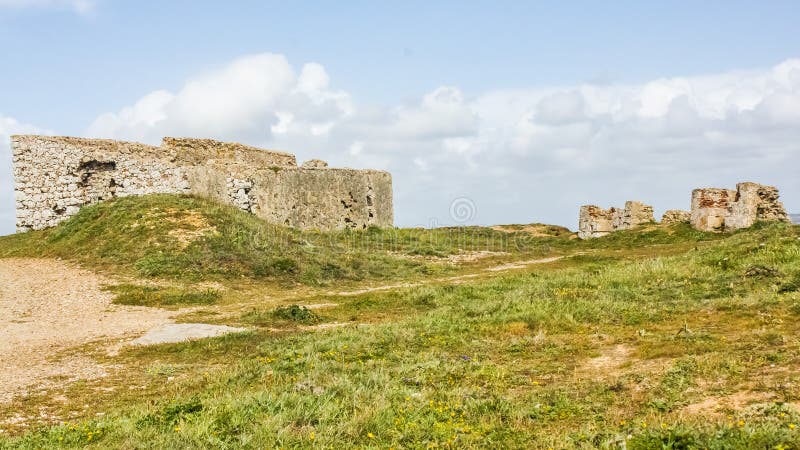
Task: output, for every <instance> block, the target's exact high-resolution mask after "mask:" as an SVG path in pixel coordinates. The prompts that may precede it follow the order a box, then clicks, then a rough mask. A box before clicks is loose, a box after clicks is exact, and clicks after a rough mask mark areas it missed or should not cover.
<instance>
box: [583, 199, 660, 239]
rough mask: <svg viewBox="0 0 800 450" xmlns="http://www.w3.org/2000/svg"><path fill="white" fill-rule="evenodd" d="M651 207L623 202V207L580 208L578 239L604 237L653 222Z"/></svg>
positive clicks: (639, 203) (634, 202) (592, 206)
mask: <svg viewBox="0 0 800 450" xmlns="http://www.w3.org/2000/svg"><path fill="white" fill-rule="evenodd" d="M654 221H655V219H653V207H652V206H649V205H645V204H644V203H641V202H637V201H627V202H625V207H624V208H622V209H620V208H611V209H602V208H600V207H599V206H595V205H584V206H581V213H580V219H579V222H578V237H579V238H581V239H588V238H596V237H601V236H605V235H607V234H608V233H611V232H613V231H618V230H629V229H631V228H633V227H635V226H637V225H641V224H644V223H650V222H654Z"/></svg>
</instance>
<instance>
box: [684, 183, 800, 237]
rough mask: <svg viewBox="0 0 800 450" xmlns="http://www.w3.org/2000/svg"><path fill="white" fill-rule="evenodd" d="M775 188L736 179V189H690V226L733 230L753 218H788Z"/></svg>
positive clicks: (745, 225)
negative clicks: (740, 181)
mask: <svg viewBox="0 0 800 450" xmlns="http://www.w3.org/2000/svg"><path fill="white" fill-rule="evenodd" d="M778 198H779V194H778V189H777V188H775V187H774V186H766V185H763V184H758V183H751V182H745V183H739V184H737V185H736V190H730V189H718V188H703V189H695V190H694V191H692V212H691V223H692V226H693V227H694V228H696V229H698V230H701V231H724V230H737V229H740V228H747V227H750V226H752V225H753V224H754V223H756V222H757V221H761V220H763V221H781V222H788V221H789V216H788V215H787V214H786V210H784V208H783V204H782V203H781V202H780V201H779V200H778Z"/></svg>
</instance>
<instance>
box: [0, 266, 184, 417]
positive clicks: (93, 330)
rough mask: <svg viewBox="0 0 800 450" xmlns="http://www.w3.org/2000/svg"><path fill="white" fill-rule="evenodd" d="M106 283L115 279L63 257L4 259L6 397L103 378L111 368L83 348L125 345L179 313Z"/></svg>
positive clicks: (0, 329) (0, 362)
mask: <svg viewBox="0 0 800 450" xmlns="http://www.w3.org/2000/svg"><path fill="white" fill-rule="evenodd" d="M106 284H113V281H112V280H109V279H106V278H103V277H101V276H98V275H97V274H95V273H92V272H90V271H87V270H83V269H81V268H79V267H77V266H75V265H72V264H68V263H66V262H63V261H56V260H50V259H0V403H4V402H9V401H11V400H12V399H13V397H14V396H16V395H20V394H25V393H28V392H35V391H40V390H46V389H47V388H49V387H50V386H53V384H54V383H56V382H57V383H59V384H63V383H64V382H65V381H66V382H69V381H74V380H78V379H95V378H99V377H103V376H105V374H106V371H107V370H108V369H109V368H107V367H103V366H102V365H99V364H97V363H96V362H95V361H93V360H92V359H91V358H89V357H88V356H82V355H80V354H79V352H76V351H74V349H75V348H76V347H79V346H83V345H85V344H87V343H98V344H99V345H101V346H105V347H106V348H108V349H112V348H114V347H119V345H120V343H121V342H123V341H127V340H130V339H132V338H135V337H138V336H141V335H142V334H143V333H144V332H146V331H147V330H150V329H152V328H154V327H159V326H163V325H167V324H171V323H173V320H172V317H174V316H175V315H176V314H178V312H176V311H165V310H161V309H157V308H145V307H134V306H120V305H113V304H111V300H112V298H113V295H112V294H110V293H108V292H104V291H103V290H102V287H103V285H106ZM53 377H58V380H54V379H53Z"/></svg>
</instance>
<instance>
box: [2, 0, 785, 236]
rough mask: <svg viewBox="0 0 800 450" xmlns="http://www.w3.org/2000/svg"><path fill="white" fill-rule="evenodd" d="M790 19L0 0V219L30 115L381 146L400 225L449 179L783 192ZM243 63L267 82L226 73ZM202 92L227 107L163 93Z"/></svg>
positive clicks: (373, 158) (715, 9) (496, 198)
mask: <svg viewBox="0 0 800 450" xmlns="http://www.w3.org/2000/svg"><path fill="white" fill-rule="evenodd" d="M798 25H800V2H788V1H787V2H779V1H773V2H736V1H710V2H678V1H670V2H638V1H637V2H633V1H628V2H624V1H620V2H446V1H441V2H430V1H427V2H395V3H392V4H390V3H389V2H341V1H339V2H334V1H329V2H306V3H300V2H265V1H252V2H248V1H241V2H235V4H234V6H230V4H229V3H223V2H202V1H165V2H130V1H128V2H123V1H114V0H96V1H95V0H74V1H73V0H0V42H3V43H5V45H3V51H2V54H0V67H2V69H3V70H0V138H2V140H3V141H4V142H2V143H0V177H3V178H4V179H0V234H2V233H4V232H10V231H13V213H12V212H11V209H12V207H13V205H12V202H11V198H12V197H11V194H10V190H11V184H10V172H9V170H8V166H9V163H8V160H9V158H10V157H9V155H8V149H7V140H8V138H7V136H8V134H11V133H17V132H32V131H36V132H39V131H41V132H52V133H57V134H69V135H88V136H95V135H98V136H100V135H102V136H103V137H115V138H124V139H135V140H143V141H151V142H152V141H155V142H157V140H158V139H159V138H160V135H161V134H180V133H184V134H185V133H189V132H192V133H194V134H206V135H207V136H205V137H216V138H220V139H229V140H240V141H244V142H248V143H252V144H256V145H264V146H269V147H278V148H282V149H285V150H289V151H292V152H295V153H297V154H298V156H300V157H301V159H303V158H312V157H319V158H323V159H328V160H330V161H331V162H332V163H335V164H337V165H347V166H353V167H371V166H376V167H379V168H384V169H387V170H390V171H391V172H392V173H393V174H394V179H395V195H396V200H397V201H396V217H397V222H398V224H399V225H420V224H421V225H428V224H444V223H449V222H452V220H451V218H450V217H449V205H450V203H452V201H453V199H455V198H458V197H467V198H470V199H471V200H472V201H473V202H474V204H475V205H476V214H475V217H473V219H472V221H474V222H475V223H499V222H532V221H542V222H552V223H559V224H562V225H567V226H570V227H572V228H574V227H575V222H576V221H577V210H578V207H579V206H580V204H582V203H587V202H592V203H599V204H601V205H611V204H619V203H621V202H623V201H624V200H626V199H628V198H635V199H640V200H643V201H647V202H650V203H653V204H654V205H655V206H656V209H657V211H659V210H663V209H667V208H684V209H686V208H688V199H689V191H690V190H691V188H692V187H697V186H702V185H716V184H720V185H722V186H730V185H732V184H733V183H735V182H736V181H744V180H747V179H752V180H753V181H759V182H765V183H769V184H776V185H778V187H779V188H781V190H782V192H783V197H784V201H785V203H786V204H787V206H789V208H790V209H794V210H795V211H800V198H798V197H800V184H799V183H800V182H798V181H797V178H798V177H797V176H796V175H795V170H793V167H798V166H800V139H798V137H800V62H799V61H798V59H797V58H800V39H798V38H797V29H798ZM270 55H271V56H270ZM309 63H313V64H309ZM306 68H307V69H308V70H305V69H306ZM251 69H252V70H255V71H256V75H255V77H256V78H257V79H253V78H250V77H249V76H248V78H246V80H248V81H247V82H246V83H245V84H247V83H251V82H252V85H251V86H250V87H251V88H252V89H256V90H258V92H262V91H263V87H264V86H265V85H269V86H284V88H285V92H284V91H281V92H273V93H271V94H270V95H269V96H259V95H255V94H254V92H255V91H248V90H247V86H245V87H244V88H242V89H238V88H236V87H235V86H233V87H232V86H231V84H234V83H236V81H234V80H240V79H241V78H239V76H240V75H241V74H242V73H248V74H249V73H251V72H250V71H251ZM237 71H238V72H237ZM237 74H238V75H237ZM303 80H305V81H303ZM302 83H306V84H305V85H309V84H308V83H311V84H310V85H309V86H311V88H309V89H310V90H308V91H307V92H306V91H303V92H304V93H301V94H297V91H298V89H297V86H299V85H300V84H302ZM229 89H233V91H232V92H229V91H228V90H229ZM312 91H313V92H312ZM153 93H160V94H157V95H155V96H153V95H151V94H153ZM220 97H221V98H225V99H238V100H230V101H227V100H226V102H227V103H225V104H224V105H218V106H221V107H223V108H228V110H230V111H233V112H235V114H232V116H235V117H236V118H237V120H239V122H233V121H227V120H226V117H229V116H231V114H229V115H228V116H225V117H222V116H220V117H217V116H214V115H206V116H203V117H199V116H196V115H187V113H186V112H185V108H183V109H182V107H181V106H180V105H194V107H197V105H203V104H205V103H204V99H209V100H208V103H207V104H213V101H214V100H213V99H214V98H220ZM143 99H149V102H145V103H147V104H148V105H150V106H149V107H147V108H144V107H141V104H140V108H138V109H137V108H135V106H136V105H137V104H139V102H140V101H141V100H143ZM254 99H255V100H254ZM237 102H238V103H237ZM125 108H132V109H131V110H136V111H138V112H137V113H136V114H134V116H135V117H134V118H133V119H132V118H131V117H132V116H131V114H127V115H126V113H125V112H124V111H125ZM182 111H183V112H182ZM147 115H149V116H147ZM144 116H147V117H146V118H144V119H143V118H142V117H144ZM281 117H283V119H281ZM282 120H283V122H281V121H282ZM209 121H211V123H213V124H214V125H215V126H213V127H209V126H208V123H209ZM134 122H135V123H134ZM242 123H251V124H255V125H251V126H249V127H244V126H242V125H241V124H242ZM203 124H205V125H204V126H201V125H203ZM217 124H219V126H216V125H217ZM4 146H5V150H4Z"/></svg>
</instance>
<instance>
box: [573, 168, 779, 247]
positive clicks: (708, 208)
mask: <svg viewBox="0 0 800 450" xmlns="http://www.w3.org/2000/svg"><path fill="white" fill-rule="evenodd" d="M778 197H779V195H778V189H777V188H775V187H774V186H765V185H763V184H758V183H750V182H746V183H739V184H737V185H736V190H732V189H718V188H703V189H695V190H694V191H692V204H691V205H692V210H691V211H682V210H677V209H671V210H668V211H666V212H665V213H664V215H663V216H662V217H661V223H663V224H671V223H691V225H692V227H693V228H695V229H697V230H700V231H725V230H736V229H740V228H747V227H750V226H752V225H753V224H754V223H756V222H758V221H780V222H789V221H790V218H789V216H788V215H787V214H786V211H785V210H784V208H783V204H782V203H781V202H780V201H779V200H778ZM653 221H654V220H653V208H652V207H650V206H647V205H644V204H642V203H639V202H627V203H625V209H623V210H620V209H618V208H611V209H608V210H605V209H601V208H599V207H597V206H594V205H586V206H581V211H580V218H579V221H578V237H579V238H581V239H588V238H595V237H601V236H605V235H607V234H608V233H611V232H612V231H617V230H626V229H630V228H633V227H634V226H636V225H639V224H643V223H648V222H653Z"/></svg>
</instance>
